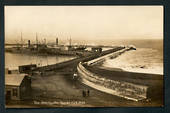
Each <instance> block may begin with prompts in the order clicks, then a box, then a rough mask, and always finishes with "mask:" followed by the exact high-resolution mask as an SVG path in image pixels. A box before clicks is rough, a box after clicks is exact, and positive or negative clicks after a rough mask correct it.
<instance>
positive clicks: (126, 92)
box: [77, 48, 163, 101]
mask: <svg viewBox="0 0 170 113" xmlns="http://www.w3.org/2000/svg"><path fill="white" fill-rule="evenodd" d="M127 50H129V49H126V48H124V49H121V50H119V51H117V52H113V53H109V54H107V55H105V56H102V57H98V58H96V59H92V60H89V61H86V62H82V63H79V65H78V66H77V70H78V73H79V75H80V77H81V80H82V82H83V83H84V84H86V85H88V86H90V87H93V88H95V89H97V90H100V91H103V92H106V93H109V94H112V95H117V96H119V97H123V98H126V99H130V100H134V101H139V100H143V99H153V100H154V99H156V100H162V99H163V76H162V75H156V74H146V73H145V74H144V73H134V72H126V71H117V70H112V71H109V70H105V69H100V68H98V67H96V66H94V65H96V64H98V63H100V62H103V61H104V60H105V59H106V58H108V57H109V58H110V57H114V58H115V57H117V56H118V55H120V54H122V53H123V52H125V51H127Z"/></svg>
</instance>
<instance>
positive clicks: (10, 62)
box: [5, 52, 76, 69]
mask: <svg viewBox="0 0 170 113" xmlns="http://www.w3.org/2000/svg"><path fill="white" fill-rule="evenodd" d="M74 58H76V57H74V56H61V55H60V56H47V55H33V54H29V55H28V54H18V53H10V52H5V68H9V69H18V66H20V65H29V64H36V65H37V66H38V67H41V66H47V65H51V64H56V63H60V62H64V61H68V60H71V59H74Z"/></svg>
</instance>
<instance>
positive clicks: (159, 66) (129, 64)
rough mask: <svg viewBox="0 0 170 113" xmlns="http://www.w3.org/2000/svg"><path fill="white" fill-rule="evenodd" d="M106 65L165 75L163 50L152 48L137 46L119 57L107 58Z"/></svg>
mask: <svg viewBox="0 0 170 113" xmlns="http://www.w3.org/2000/svg"><path fill="white" fill-rule="evenodd" d="M102 66H104V67H109V68H121V69H123V70H124V71H130V72H140V73H152V74H161V75H163V52H162V51H161V50H157V49H152V48H137V50H135V51H134V50H132V51H128V52H125V53H123V54H122V55H120V56H119V57H117V58H114V59H107V60H106V61H105V62H103V65H102Z"/></svg>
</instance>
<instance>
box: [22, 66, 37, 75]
mask: <svg viewBox="0 0 170 113" xmlns="http://www.w3.org/2000/svg"><path fill="white" fill-rule="evenodd" d="M36 67H37V65H36V64H30V65H22V66H19V72H20V73H30V72H31V71H32V70H34V69H35V68H36Z"/></svg>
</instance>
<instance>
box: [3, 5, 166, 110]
mask: <svg viewBox="0 0 170 113" xmlns="http://www.w3.org/2000/svg"><path fill="white" fill-rule="evenodd" d="M163 9H164V7H163V6H161V5H160V6H159V5H155V6H154V5H152V6H149V5H147V6H140V5H136V6H134V5H133V6H130V5H129V6H124V5H122V6H114V5H109V6H104V5H102V6H8V5H6V6H4V27H5V28H4V30H5V39H4V40H5V42H4V46H5V47H4V49H5V51H4V55H5V67H4V69H5V75H4V77H5V89H4V95H5V107H6V108H57V107H60V108H61V107H163V106H164V84H163V83H164V66H163V65H164V63H163V62H164V60H163V40H164V36H163V19H164V15H163V14H164V11H163Z"/></svg>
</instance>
